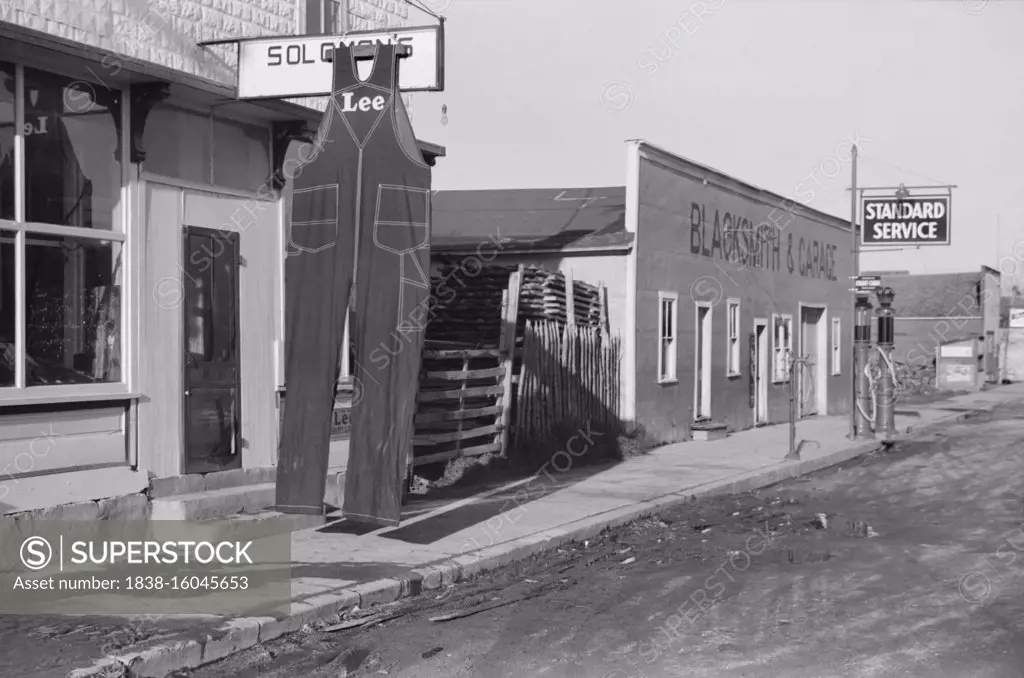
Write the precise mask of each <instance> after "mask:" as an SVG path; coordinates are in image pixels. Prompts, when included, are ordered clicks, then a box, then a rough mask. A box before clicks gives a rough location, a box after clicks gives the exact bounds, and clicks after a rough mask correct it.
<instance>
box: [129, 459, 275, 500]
mask: <svg viewBox="0 0 1024 678" xmlns="http://www.w3.org/2000/svg"><path fill="white" fill-rule="evenodd" d="M276 479H277V467H274V466H265V467H260V468H240V469H234V470H231V471H217V472H215V473H200V474H193V475H183V476H171V477H169V478H153V479H152V480H151V481H150V483H149V496H150V497H152V498H153V499H164V498H170V497H174V496H177V495H183V494H199V493H202V492H209V491H211V490H223V489H227V488H231V487H235V488H237V487H246V486H249V485H262V484H264V483H273V482H274V481H275V480H276Z"/></svg>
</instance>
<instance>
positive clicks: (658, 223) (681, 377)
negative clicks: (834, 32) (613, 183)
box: [635, 151, 852, 441]
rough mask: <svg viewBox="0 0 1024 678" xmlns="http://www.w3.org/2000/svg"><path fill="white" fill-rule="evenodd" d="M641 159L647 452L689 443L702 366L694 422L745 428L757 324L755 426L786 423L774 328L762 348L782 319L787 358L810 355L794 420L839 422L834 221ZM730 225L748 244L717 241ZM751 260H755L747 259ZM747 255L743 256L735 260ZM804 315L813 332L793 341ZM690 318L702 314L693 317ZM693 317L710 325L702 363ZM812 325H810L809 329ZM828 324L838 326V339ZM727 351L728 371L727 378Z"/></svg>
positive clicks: (640, 365)
mask: <svg viewBox="0 0 1024 678" xmlns="http://www.w3.org/2000/svg"><path fill="white" fill-rule="evenodd" d="M644 156H646V157H644ZM642 158H643V159H641V161H640V163H639V190H638V203H639V204H638V227H637V239H636V245H635V246H636V252H637V263H636V276H637V284H636V289H637V301H636V328H637V331H636V355H637V370H636V394H637V395H636V411H637V421H638V422H639V423H640V424H642V425H643V426H644V428H645V429H646V431H647V433H648V434H649V435H650V436H651V437H652V438H654V439H656V440H660V441H675V440H684V439H687V438H689V437H690V434H691V426H692V424H693V423H694V421H695V419H696V416H697V414H699V413H698V412H696V411H695V410H697V409H698V408H697V401H698V399H699V393H698V385H697V384H696V383H695V382H696V373H697V369H696V366H697V365H698V364H699V363H700V362H702V361H703V362H710V365H709V367H708V368H707V370H708V371H707V372H704V373H703V374H704V376H706V377H707V381H708V382H709V388H708V389H707V390H706V391H705V394H707V395H710V403H709V405H710V407H709V408H706V409H705V410H704V412H703V414H706V415H709V417H710V419H711V420H712V421H713V422H716V423H724V424H726V425H727V426H729V428H730V429H732V430H742V429H745V428H750V427H752V426H753V425H754V424H755V408H754V407H752V405H751V401H752V399H753V391H754V386H753V384H752V380H751V372H750V369H751V351H750V341H751V339H750V337H751V333H753V332H754V331H755V319H763V320H764V321H765V322H766V324H767V327H766V330H765V331H766V333H767V337H766V344H767V345H766V346H765V353H766V354H767V357H768V360H767V365H766V367H767V369H766V372H767V374H766V376H767V380H766V387H765V389H764V390H763V391H762V393H764V395H765V396H766V399H765V407H764V408H763V411H764V417H763V418H764V419H765V420H766V421H767V422H770V423H780V422H784V421H787V420H788V417H789V384H788V383H787V382H786V381H784V380H782V379H779V378H777V375H773V374H772V372H773V370H774V369H775V368H776V367H779V368H780V369H781V370H782V373H783V374H784V373H785V369H784V367H782V365H783V363H782V361H781V360H780V361H776V360H774V357H775V356H774V353H775V348H776V346H780V347H782V346H781V345H782V344H783V343H784V341H785V340H784V336H785V328H781V330H782V337H783V340H782V341H779V342H776V341H775V337H774V336H773V335H774V334H775V332H774V331H773V330H774V329H775V328H774V327H773V322H775V321H776V320H778V321H779V322H780V323H785V319H784V318H783V317H782V316H783V314H786V315H789V316H791V317H792V331H791V335H792V344H791V346H792V350H793V351H794V353H795V354H797V355H807V354H809V353H811V354H814V353H817V358H816V359H815V363H816V367H815V370H816V371H815V372H814V373H813V376H811V377H809V378H808V380H807V384H805V386H804V387H805V389H807V390H806V391H805V392H804V394H803V396H802V398H803V402H806V403H807V405H805V408H806V409H807V410H808V411H813V410H814V409H817V412H818V413H819V414H825V413H828V414H839V413H843V412H848V411H849V409H848V408H849V404H850V381H849V374H850V367H849V365H848V364H846V363H845V362H844V361H846V360H848V358H847V356H848V355H849V351H848V348H849V346H848V345H849V338H848V336H849V332H850V327H849V322H850V314H851V307H852V301H851V298H850V297H851V294H850V292H849V291H848V290H849V288H850V285H851V283H850V280H849V276H850V275H852V261H851V256H850V248H849V231H848V229H847V230H846V231H845V232H844V230H843V224H842V222H841V221H840V220H838V219H835V218H833V217H829V216H827V215H823V214H821V213H818V212H814V211H812V210H807V209H804V208H802V207H800V206H796V205H792V204H787V203H786V201H784V200H783V199H782V198H781V197H778V196H773V195H771V194H768V193H767V192H765V191H761V190H760V189H755V188H752V187H750V186H747V185H746V184H743V183H741V182H739V181H736V180H733V179H731V178H729V177H727V176H725V175H721V174H719V173H717V172H714V171H712V170H708V169H706V168H702V167H700V166H698V165H695V164H692V163H689V162H687V161H684V160H682V159H680V158H676V157H674V156H670V155H668V154H661V153H658V152H655V151H651V152H646V153H643V152H642ZM727 215H728V216H727ZM766 222H774V223H775V227H774V228H771V229H769V228H767V227H765V228H762V229H761V232H762V233H763V234H764V235H763V236H762V237H761V240H762V241H763V244H762V245H761V246H760V248H758V246H757V245H756V242H757V240H758V238H757V237H756V234H757V232H758V229H757V226H758V224H762V223H766ZM733 224H735V226H736V227H739V228H741V229H742V228H744V227H746V228H747V230H748V231H750V230H752V231H753V233H754V234H755V237H754V238H753V240H751V241H744V243H743V244H740V243H739V240H738V239H734V238H731V237H729V236H727V235H726V232H727V229H726V226H728V225H733ZM750 227H752V229H751V228H750ZM740 237H741V238H743V237H746V236H740ZM727 240H728V242H727ZM748 242H749V243H753V245H750V244H747V243H748ZM776 248H777V251H776ZM757 249H759V250H760V254H757V253H755V250H757ZM746 250H749V251H751V252H752V253H751V254H745V251H746ZM664 299H670V300H671V299H674V300H675V302H674V304H675V316H676V317H675V319H674V321H675V323H674V333H673V334H674V341H673V342H671V348H670V349H666V350H667V351H669V352H671V353H674V359H675V370H674V371H675V379H662V380H659V369H660V368H661V367H663V363H665V362H666V359H665V358H662V360H659V353H660V352H661V351H662V345H663V338H662V335H663V328H662V327H661V326H660V322H661V320H662V319H663V317H662V316H663V315H664V314H662V313H661V310H660V309H661V308H662V303H663V300H664ZM736 303H738V305H739V309H738V320H739V325H738V327H737V328H736V329H734V330H733V332H732V336H733V337H734V338H735V340H736V342H737V343H738V349H731V348H730V343H731V342H730V333H729V322H728V316H729V314H730V311H729V307H730V305H732V304H736ZM805 306H806V307H808V310H807V311H806V312H805V314H804V315H805V318H806V320H807V321H808V322H810V321H815V320H816V321H817V323H818V324H817V325H816V326H813V328H811V329H808V330H805V331H801V323H800V320H801V312H802V310H803V307H805ZM700 307H703V308H706V309H707V310H706V311H702V312H700V313H699V312H698V308H700ZM815 308H818V309H821V310H820V311H815V310H813V309H815ZM703 313H707V314H709V315H710V328H709V329H710V342H709V346H708V348H707V350H706V351H705V352H704V353H703V356H701V355H698V352H697V340H698V333H697V327H698V322H699V320H698V318H699V316H700V315H703ZM819 313H820V318H817V317H815V316H817V315H819ZM833 318H836V319H839V324H838V327H837V326H836V325H835V324H834V322H833ZM836 329H838V333H836V332H834V330H836ZM833 334H837V335H838V336H837V338H838V340H839V344H838V352H836V355H838V356H840V359H839V360H838V361H837V360H834V358H835V355H833V353H834V352H835V351H834V349H833V344H832V342H833ZM705 336H708V335H705ZM783 348H784V347H783ZM731 350H732V351H735V353H734V354H733V355H734V357H738V361H737V362H736V363H735V364H734V365H732V366H731V367H732V368H733V369H731V370H730V365H729V362H730V357H729V353H730V351H731ZM737 354H738V355H737ZM773 363H774V364H773ZM833 363H837V364H835V365H833ZM836 372H838V374H836ZM662 382H664V383H662ZM823 392H824V393H823ZM819 399H820V406H819Z"/></svg>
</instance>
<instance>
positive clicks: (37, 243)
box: [0, 65, 124, 392]
mask: <svg viewBox="0 0 1024 678" xmlns="http://www.w3.org/2000/svg"><path fill="white" fill-rule="evenodd" d="M14 71H15V68H11V67H7V66H2V65H0V74H2V76H3V87H0V218H3V219H4V220H5V221H4V222H3V225H2V226H3V227H2V229H0V349H2V359H0V386H4V387H8V389H11V391H9V392H13V391H16V390H18V389H19V387H26V388H28V387H37V386H51V387H52V386H73V385H90V384H93V385H94V384H109V383H120V382H121V381H122V366H121V350H122V347H121V315H122V294H121V289H122V287H121V284H122V280H121V278H122V276H121V270H122V257H121V243H122V241H123V240H124V234H123V230H124V229H123V227H122V224H121V219H122V218H123V214H122V209H121V207H122V206H121V203H120V199H121V192H122V190H121V188H122V185H121V184H122V182H121V162H120V160H121V153H122V147H121V144H120V143H119V136H120V126H119V125H118V124H117V123H118V122H119V115H120V113H119V107H118V106H117V105H116V102H117V101H118V100H119V97H120V95H121V93H120V92H119V91H116V90H110V89H107V88H105V87H102V86H101V85H99V84H95V83H92V84H87V83H83V82H82V81H76V80H73V79H71V78H67V77H64V76H61V75H57V74H53V73H47V72H43V71H39V70H34V69H31V68H23V69H22V75H21V78H20V82H21V84H20V85H18V84H17V83H18V82H19V78H17V77H12V74H13V72H14ZM19 109H20V113H21V115H18V113H19ZM12 111H13V113H14V115H11V112H12ZM21 116H23V117H21ZM7 121H10V123H9V124H6V123H7ZM15 121H17V122H22V121H23V122H24V124H22V125H20V126H19V127H18V128H17V129H15V128H14V127H15V126H14V122H15ZM18 138H20V140H21V144H22V147H23V148H24V153H23V155H22V157H20V158H15V157H14V154H13V153H12V152H9V151H8V147H13V142H14V140H15V139H18ZM16 187H21V190H22V191H23V193H22V194H21V195H20V196H18V195H16V194H15V191H16V190H17V189H16ZM19 202H20V204H21V205H22V206H23V207H22V208H21V209H17V208H16V207H15V206H16V205H17V204H18V203H19ZM8 205H10V206H11V208H8ZM19 276H20V277H19ZM19 321H20V323H21V324H19ZM18 342H23V346H22V345H19V343H18Z"/></svg>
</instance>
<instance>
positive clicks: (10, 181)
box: [0, 62, 15, 219]
mask: <svg viewBox="0 0 1024 678" xmlns="http://www.w3.org/2000/svg"><path fill="white" fill-rule="evenodd" d="M14 82H15V81H14V65H13V64H5V63H3V62H0V219H14V115H15V111H14Z"/></svg>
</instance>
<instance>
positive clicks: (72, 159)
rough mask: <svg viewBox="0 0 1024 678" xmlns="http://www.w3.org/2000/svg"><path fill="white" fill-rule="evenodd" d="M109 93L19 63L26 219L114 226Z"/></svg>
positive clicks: (115, 180)
mask: <svg viewBox="0 0 1024 678" xmlns="http://www.w3.org/2000/svg"><path fill="white" fill-rule="evenodd" d="M115 96H119V93H116V92H114V91H112V90H109V89H107V88H105V87H101V86H99V85H95V86H94V85H88V84H84V83H82V82H81V81H76V80H73V79H71V78H65V77H62V76H59V75H53V74H50V73H44V72H42V71H36V70H33V69H31V68H26V69H25V97H24V102H25V124H24V128H23V130H22V133H23V136H24V139H25V221H28V222H35V223H40V224H57V225H60V226H78V227H81V228H95V229H101V230H104V231H110V230H113V228H114V224H115V223H116V221H117V217H116V214H117V208H118V203H119V202H120V198H121V162H120V157H119V155H120V153H119V147H118V143H117V136H118V131H117V127H118V126H117V125H116V124H115V120H114V115H115V113H114V112H113V111H111V109H110V108H108V106H110V105H111V104H112V100H113V98H114V97H115Z"/></svg>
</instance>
